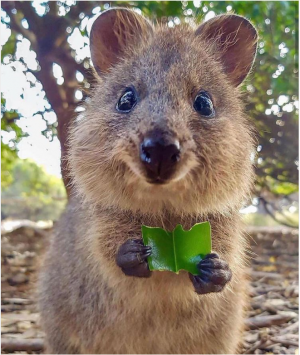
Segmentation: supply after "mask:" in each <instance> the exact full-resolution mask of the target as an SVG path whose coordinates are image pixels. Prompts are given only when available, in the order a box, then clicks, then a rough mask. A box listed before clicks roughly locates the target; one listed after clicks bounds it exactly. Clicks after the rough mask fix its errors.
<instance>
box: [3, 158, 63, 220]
mask: <svg viewBox="0 0 300 355" xmlns="http://www.w3.org/2000/svg"><path fill="white" fill-rule="evenodd" d="M11 175H12V177H13V180H12V182H11V183H10V184H9V185H8V186H6V187H5V188H4V189H3V191H2V213H3V214H4V216H5V217H14V218H25V219H31V220H41V219H43V220H48V219H51V220H57V219H58V218H59V216H60V214H61V213H62V211H63V209H64V207H65V203H66V192H65V188H64V185H63V182H62V180H61V179H59V178H57V177H56V176H52V175H49V174H47V173H46V172H45V171H44V169H43V168H41V167H40V166H38V165H36V164H35V163H34V162H33V161H30V160H27V159H24V160H22V159H17V160H16V161H15V163H14V164H13V167H12V170H11Z"/></svg>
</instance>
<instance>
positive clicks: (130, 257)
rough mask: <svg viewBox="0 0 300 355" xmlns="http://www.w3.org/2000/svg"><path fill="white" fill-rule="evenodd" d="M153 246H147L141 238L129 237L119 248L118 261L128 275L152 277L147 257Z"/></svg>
mask: <svg viewBox="0 0 300 355" xmlns="http://www.w3.org/2000/svg"><path fill="white" fill-rule="evenodd" d="M151 253H152V251H151V247H149V246H145V245H144V244H143V241H142V240H141V239H134V240H133V239H129V240H127V241H126V242H125V243H124V244H122V245H121V246H120V248H119V250H118V253H117V257H116V261H117V265H118V266H120V268H121V269H122V271H123V272H124V274H125V275H127V276H136V277H150V276H151V271H150V270H149V266H148V262H147V257H148V256H150V255H151Z"/></svg>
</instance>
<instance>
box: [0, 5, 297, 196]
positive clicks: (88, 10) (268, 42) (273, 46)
mask: <svg viewBox="0 0 300 355" xmlns="http://www.w3.org/2000/svg"><path fill="white" fill-rule="evenodd" d="M1 6H2V11H1V23H2V24H1V26H5V27H6V28H9V29H10V30H11V31H10V32H9V36H8V38H7V39H6V41H5V43H4V44H3V47H2V56H1V60H2V67H3V71H5V70H8V69H10V70H13V71H15V72H18V73H20V75H22V76H23V77H24V80H23V81H22V83H21V82H20V85H23V86H22V87H21V91H20V90H18V92H21V94H19V96H21V98H22V99H23V100H26V95H27V94H28V92H29V90H31V89H32V88H36V89H37V90H38V91H39V94H38V95H37V99H38V100H40V101H39V102H40V103H41V104H40V106H39V107H38V108H37V109H36V112H34V113H33V116H34V115H41V117H42V118H43V119H44V121H45V123H46V128H45V129H44V130H43V131H42V132H41V134H44V135H45V136H46V137H48V138H49V139H50V140H51V139H53V137H55V136H56V135H57V136H58V138H59V140H60V144H61V150H62V158H63V160H62V169H63V170H62V175H63V179H64V182H65V184H66V185H67V184H68V175H67V173H66V172H67V171H66V169H67V168H66V166H65V160H64V158H65V156H66V153H67V146H66V139H67V136H68V128H69V124H70V122H71V120H72V119H73V118H74V116H75V114H76V111H77V112H79V111H80V109H81V107H80V104H81V102H82V101H83V100H85V99H86V98H87V97H88V96H89V92H90V89H91V87H92V86H93V79H94V77H93V71H92V70H91V66H92V64H91V62H90V57H89V51H88V46H89V41H88V30H89V28H90V26H91V23H92V19H93V18H94V17H95V16H96V15H98V14H99V13H100V11H103V10H105V9H107V8H109V7H110V6H123V7H124V6H125V7H131V8H134V9H136V11H140V12H141V13H143V14H144V15H145V16H146V17H148V18H150V19H151V20H153V21H158V22H160V23H165V24H166V25H168V26H170V27H174V26H176V25H178V24H179V23H180V22H191V23H193V22H199V21H201V20H206V19H208V18H211V17H213V16H215V15H218V14H220V13H224V12H235V13H237V14H239V15H242V16H245V17H247V18H249V19H250V20H251V21H252V22H253V23H254V25H255V26H256V27H257V29H258V31H259V37H260V38H259V43H258V53H257V57H256V60H255V65H254V68H253V72H252V74H251V75H250V77H249V79H247V80H246V82H245V83H244V85H243V87H244V92H245V95H244V98H245V102H246V104H247V111H248V113H249V116H250V118H251V120H252V121H253V123H254V125H255V127H256V130H257V136H258V142H257V155H256V156H255V157H254V156H253V159H254V160H255V166H256V172H257V183H256V193H257V195H258V196H260V195H262V196H265V195H267V196H270V193H271V194H277V195H287V194H289V193H292V192H294V191H296V190H297V188H298V187H297V184H298V134H297V132H298V80H297V78H298V48H297V42H296V40H297V39H298V2H296V1H278V2H277V1H264V2H261V1H226V2H225V1H224V2H223V1H219V2H209V1H193V2H188V1H130V2H126V1H125V2H124V1H114V2H102V1H100V2H98V1H97V2H96V1H77V2H76V1H73V0H65V1H49V2H47V1H45V2H37V1H33V2H29V1H15V2H14V1H3V2H2V4H1ZM3 84H4V86H5V82H4V83H3ZM18 85H19V84H18ZM3 91H4V93H3V95H2V100H1V112H2V130H3V131H4V133H7V134H9V135H8V136H9V139H8V142H7V139H6V141H5V142H4V141H3V140H2V142H1V146H2V158H3V166H2V167H3V172H2V177H3V178H4V185H7V186H8V185H9V184H10V183H11V165H10V163H11V162H12V161H13V159H15V158H16V156H17V154H16V152H17V149H18V142H19V141H20V140H22V137H23V136H24V134H25V133H24V132H22V130H21V128H20V127H19V125H18V121H19V119H20V116H22V114H21V113H20V112H19V111H20V110H19V109H18V107H14V105H13V103H10V105H9V107H8V106H7V102H6V100H5V99H6V97H5V89H4V90H3ZM53 111H54V113H55V116H56V118H57V119H56V120H53V119H51V120H49V117H50V116H49V114H50V113H52V112H53Z"/></svg>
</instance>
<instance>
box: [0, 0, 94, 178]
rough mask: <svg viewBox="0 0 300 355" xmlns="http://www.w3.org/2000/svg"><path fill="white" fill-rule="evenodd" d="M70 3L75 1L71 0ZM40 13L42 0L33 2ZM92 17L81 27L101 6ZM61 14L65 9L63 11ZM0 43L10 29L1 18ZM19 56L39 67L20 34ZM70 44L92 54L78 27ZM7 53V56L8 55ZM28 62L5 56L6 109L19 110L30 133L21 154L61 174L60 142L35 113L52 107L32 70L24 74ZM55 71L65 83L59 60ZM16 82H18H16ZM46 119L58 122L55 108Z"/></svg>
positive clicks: (83, 53) (79, 76) (83, 55)
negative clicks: (49, 133) (49, 137)
mask: <svg viewBox="0 0 300 355" xmlns="http://www.w3.org/2000/svg"><path fill="white" fill-rule="evenodd" d="M69 2H70V4H71V3H72V1H69ZM33 4H34V6H35V9H36V11H37V13H38V14H39V15H40V16H42V15H43V13H44V12H45V7H44V6H42V5H41V4H40V2H39V1H34V2H33ZM93 12H94V14H95V16H93V17H92V18H90V19H88V18H84V19H83V20H82V22H81V25H80V29H81V30H82V29H83V28H85V27H87V30H88V32H89V30H90V28H91V25H92V23H93V21H94V20H95V18H96V17H97V15H98V13H99V12H100V7H97V8H95V9H94V11H93ZM60 14H61V15H62V16H63V15H64V12H63V11H61V13H60ZM1 18H4V19H6V20H8V17H7V15H6V14H5V12H4V11H3V10H1ZM22 25H23V26H24V28H28V23H27V22H26V20H25V21H23V22H22ZM0 30H1V46H3V45H4V44H5V43H6V42H7V40H8V38H9V37H10V34H11V30H10V29H9V28H8V26H7V25H6V24H4V23H2V22H1V28H0ZM18 40H19V41H18V43H17V50H16V59H17V60H18V59H20V58H23V60H24V62H25V63H26V64H27V66H28V68H29V69H31V70H35V69H37V65H38V64H37V61H36V54H35V53H34V52H33V51H31V50H30V42H29V41H28V40H27V39H26V38H23V37H22V36H21V35H19V36H18ZM68 41H69V43H70V45H71V47H72V48H73V49H75V50H76V53H77V58H78V59H79V60H80V59H83V58H86V57H89V56H90V54H89V41H88V38H87V37H83V36H82V35H81V34H80V31H79V29H78V28H77V29H75V30H74V31H73V32H72V33H71V35H70V36H69V39H68ZM7 57H8V56H7ZM25 70H26V68H25V66H24V65H23V64H22V63H21V62H19V61H14V60H11V58H9V57H8V58H4V60H3V65H1V92H2V95H3V97H4V98H5V100H6V109H7V110H17V111H18V113H19V115H20V119H19V120H18V121H17V124H18V126H20V127H21V128H22V130H23V131H24V132H25V133H27V134H28V137H24V138H22V140H21V141H20V143H18V145H17V148H18V155H19V157H20V158H22V159H26V158H30V159H32V160H34V161H35V162H36V163H37V164H38V165H41V166H43V167H44V168H45V170H46V171H47V172H48V173H49V174H52V175H56V176H58V177H61V173H60V155H61V151H60V143H59V140H58V139H57V137H54V138H53V140H52V141H50V140H49V139H48V138H47V137H45V136H44V135H43V134H42V133H41V132H42V131H43V130H45V129H46V122H45V120H44V119H43V118H42V116H41V115H40V114H36V113H37V112H39V111H44V109H45V108H46V109H51V106H50V104H49V102H48V101H47V98H46V97H45V92H44V91H43V87H42V85H41V84H40V83H39V82H37V81H36V79H35V77H34V75H32V74H31V73H26V74H25ZM53 75H54V77H55V78H56V80H57V83H58V84H62V83H63V76H62V70H61V67H60V66H59V65H58V64H55V65H54V66H53ZM77 79H78V81H82V80H83V76H82V74H80V73H77ZM16 83H17V85H16ZM75 97H76V99H77V100H80V99H81V98H82V93H81V92H80V91H79V90H78V91H77V92H76V94H75ZM44 117H45V119H46V120H47V122H48V123H49V124H53V123H54V122H56V115H55V113H54V112H53V111H52V112H47V113H46V114H44ZM2 136H3V142H4V143H7V144H9V141H10V139H12V138H14V132H10V133H6V132H2Z"/></svg>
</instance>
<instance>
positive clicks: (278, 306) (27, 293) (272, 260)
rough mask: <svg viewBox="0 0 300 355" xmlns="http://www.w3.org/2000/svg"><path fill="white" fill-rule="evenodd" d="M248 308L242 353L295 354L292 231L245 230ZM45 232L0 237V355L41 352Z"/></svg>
mask: <svg viewBox="0 0 300 355" xmlns="http://www.w3.org/2000/svg"><path fill="white" fill-rule="evenodd" d="M248 232H249V234H250V235H251V240H252V241H251V244H252V265H250V266H249V275H250V277H251V280H252V281H251V291H250V292H251V309H249V311H248V318H247V319H246V327H247V331H246V332H245V333H244V341H243V353H245V354H298V328H299V322H298V313H299V312H298V295H299V291H298V231H297V230H294V229H289V228H284V227H276V228H270V227H260V228H249V230H248ZM50 234H51V230H45V229H44V230H42V229H39V228H33V227H32V226H30V227H29V226H27V227H26V226H23V227H20V228H18V229H16V230H15V231H12V232H9V233H6V234H3V235H2V255H1V264H2V278H1V284H2V302H1V310H2V318H1V321H2V327H1V336H2V339H1V340H2V344H1V349H2V353H15V354H27V353H32V354H37V353H41V352H42V351H43V338H44V334H43V332H42V331H41V330H40V327H39V314H38V312H37V307H36V291H35V283H36V277H37V270H38V268H39V264H40V262H41V259H42V257H41V256H42V254H43V250H44V249H45V245H46V244H47V240H49V236H50Z"/></svg>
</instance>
